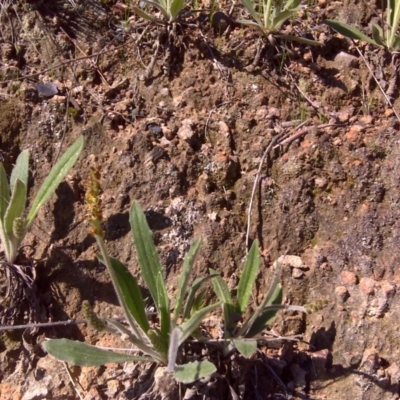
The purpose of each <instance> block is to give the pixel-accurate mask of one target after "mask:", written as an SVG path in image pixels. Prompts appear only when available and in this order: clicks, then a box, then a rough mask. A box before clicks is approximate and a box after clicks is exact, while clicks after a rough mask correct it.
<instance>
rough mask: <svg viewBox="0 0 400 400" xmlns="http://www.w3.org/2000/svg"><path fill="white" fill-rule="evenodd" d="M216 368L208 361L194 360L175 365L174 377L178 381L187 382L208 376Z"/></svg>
mask: <svg viewBox="0 0 400 400" xmlns="http://www.w3.org/2000/svg"><path fill="white" fill-rule="evenodd" d="M216 370H217V368H216V367H215V365H214V364H212V363H211V362H210V361H206V360H205V361H194V362H191V363H187V364H183V365H176V366H175V373H174V377H175V379H176V380H177V381H178V382H181V383H185V384H188V383H192V382H195V381H198V380H199V379H202V378H205V377H207V376H210V375H212V374H213V373H214V372H215V371H216Z"/></svg>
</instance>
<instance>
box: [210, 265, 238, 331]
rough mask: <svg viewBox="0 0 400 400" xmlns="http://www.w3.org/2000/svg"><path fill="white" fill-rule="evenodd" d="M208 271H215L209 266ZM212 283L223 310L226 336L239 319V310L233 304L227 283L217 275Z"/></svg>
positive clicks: (211, 272) (213, 272)
mask: <svg viewBox="0 0 400 400" xmlns="http://www.w3.org/2000/svg"><path fill="white" fill-rule="evenodd" d="M209 271H210V274H215V273H216V271H214V270H213V269H212V268H210V269H209ZM212 284H213V287H214V292H215V294H216V295H217V297H218V299H219V300H220V301H221V303H222V308H223V311H224V323H225V335H226V337H229V336H230V333H231V332H233V330H234V329H235V327H236V325H237V322H238V320H239V319H240V312H238V311H239V310H237V308H236V307H235V306H234V305H233V301H232V297H231V294H230V292H229V288H228V285H227V284H226V282H225V281H224V280H223V279H222V278H221V277H220V276H219V275H217V276H216V277H214V278H213V279H212Z"/></svg>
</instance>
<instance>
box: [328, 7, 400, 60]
mask: <svg viewBox="0 0 400 400" xmlns="http://www.w3.org/2000/svg"><path fill="white" fill-rule="evenodd" d="M323 22H324V23H325V24H326V25H328V26H330V27H331V28H332V29H334V30H335V31H336V32H339V33H340V34H342V35H343V36H346V37H348V38H350V39H356V40H360V41H362V42H367V43H370V44H372V45H374V46H377V47H384V48H386V49H387V50H388V51H389V52H390V53H392V54H393V53H395V52H397V51H399V49H400V36H399V35H398V34H397V31H398V29H399V24H400V1H398V0H388V2H387V8H386V26H384V27H381V26H379V25H378V24H371V30H372V38H371V37H369V36H367V35H365V34H364V33H362V32H361V31H360V30H359V29H357V28H354V27H353V26H351V25H348V24H345V23H344V22H340V21H337V20H331V19H327V20H325V21H323Z"/></svg>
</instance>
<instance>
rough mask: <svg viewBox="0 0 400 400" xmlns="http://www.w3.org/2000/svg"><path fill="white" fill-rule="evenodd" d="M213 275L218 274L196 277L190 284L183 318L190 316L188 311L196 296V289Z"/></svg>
mask: <svg viewBox="0 0 400 400" xmlns="http://www.w3.org/2000/svg"><path fill="white" fill-rule="evenodd" d="M214 276H218V274H212V275H207V276H205V277H203V278H197V279H195V280H194V282H193V284H192V286H191V287H190V290H189V294H188V297H187V299H186V302H185V309H184V311H183V319H184V320H185V319H187V318H189V317H190V312H191V310H192V307H193V304H194V301H195V299H196V298H197V297H196V293H197V291H198V290H199V289H200V287H201V285H202V284H203V283H205V282H206V281H208V280H209V279H212V278H214Z"/></svg>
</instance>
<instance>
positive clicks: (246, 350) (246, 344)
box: [233, 339, 257, 358]
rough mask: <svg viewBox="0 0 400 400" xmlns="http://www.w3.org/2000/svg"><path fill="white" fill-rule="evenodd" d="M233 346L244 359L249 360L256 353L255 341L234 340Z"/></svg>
mask: <svg viewBox="0 0 400 400" xmlns="http://www.w3.org/2000/svg"><path fill="white" fill-rule="evenodd" d="M233 344H234V345H235V347H236V348H237V349H238V351H239V353H240V354H241V355H242V356H243V357H246V358H250V357H251V356H252V355H253V354H254V353H255V352H256V351H257V341H256V340H243V339H234V340H233Z"/></svg>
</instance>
